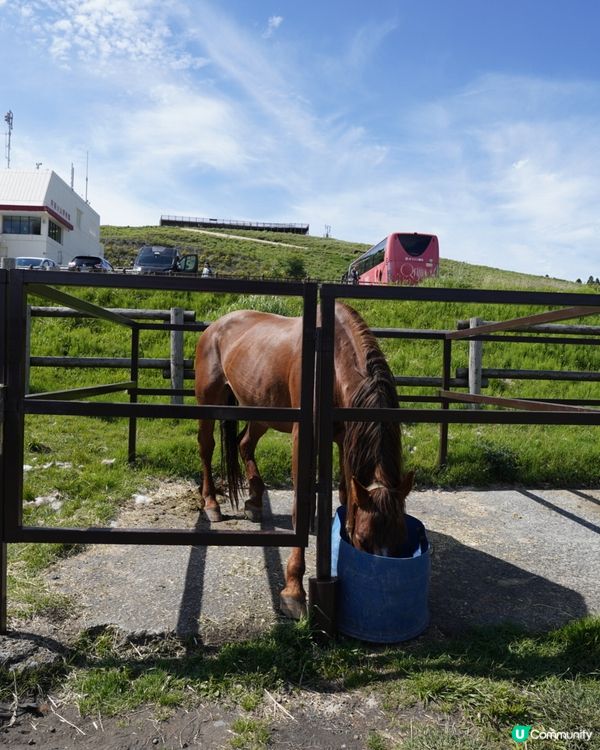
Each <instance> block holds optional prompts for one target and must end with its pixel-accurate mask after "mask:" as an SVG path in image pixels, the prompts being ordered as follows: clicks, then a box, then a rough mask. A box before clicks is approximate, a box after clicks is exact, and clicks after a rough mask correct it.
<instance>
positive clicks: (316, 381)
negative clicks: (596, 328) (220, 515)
mask: <svg viewBox="0 0 600 750" xmlns="http://www.w3.org/2000/svg"><path fill="white" fill-rule="evenodd" d="M50 281H51V283H49V282H50ZM58 287H60V288H58ZM82 287H108V288H115V289H124V288H127V289H136V290H165V291H168V292H172V293H176V292H194V293H198V294H202V293H213V294H214V293H219V292H222V293H230V294H231V293H233V294H255V295H267V296H278V295H285V296H296V297H300V298H302V300H303V341H302V378H301V403H300V406H299V408H297V409H274V408H268V409H267V408H257V407H254V408H249V407H239V406H238V407H233V406H191V405H184V404H175V405H174V404H157V403H152V404H150V403H142V402H141V401H140V398H141V397H143V396H146V395H156V394H160V395H167V394H169V393H170V392H171V391H170V390H169V389H147V388H141V387H140V386H139V370H140V357H139V336H140V332H141V331H142V330H156V329H161V330H171V331H177V330H190V326H195V325H196V326H197V325H199V324H194V323H186V322H168V323H167V322H164V323H156V322H148V321H146V320H141V321H140V320H136V319H134V317H130V316H128V315H125V314H123V313H122V312H116V311H114V310H108V309H105V308H102V307H99V306H97V305H94V304H91V303H89V302H86V301H84V300H82V299H81V298H79V297H77V296H76V295H75V294H73V293H72V290H73V289H77V288H82ZM65 289H68V290H69V291H65ZM29 295H36V296H38V297H43V298H45V299H46V300H49V301H51V302H53V303H55V304H59V305H62V306H65V307H68V308H70V309H72V310H77V311H78V312H79V313H83V314H86V315H91V316H93V317H96V318H99V319H102V320H106V321H108V322H110V323H112V324H114V325H115V326H118V327H119V328H120V329H122V330H125V331H127V335H128V336H129V337H130V351H131V355H130V363H129V372H128V375H129V378H128V380H125V381H120V382H116V383H108V384H101V385H98V386H94V387H86V388H77V389H70V390H63V391H55V392H52V393H42V394H39V393H36V394H34V395H28V394H27V393H26V387H25V384H26V373H27V360H28V352H27V346H26V340H27V336H26V332H27V304H28V296H29ZM319 297H320V312H321V315H320V321H319V320H318V318H317V305H318V302H319ZM337 299H345V300H349V301H350V302H351V301H352V300H353V299H374V300H379V301H384V300H385V301H394V302H396V303H401V302H402V301H420V302H424V303H425V302H438V303H444V302H448V303H462V304H465V305H481V306H485V305H486V304H490V303H493V304H506V305H518V304H525V305H539V306H541V307H545V308H549V307H555V308H559V309H557V310H553V311H551V312H550V313H543V314H541V315H540V316H530V318H527V319H515V320H509V321H504V322H503V323H500V324H494V325H493V326H492V328H490V324H487V325H481V326H476V327H471V328H469V329H467V330H458V331H429V332H427V331H414V330H412V329H374V333H375V334H376V335H378V336H390V337H395V338H398V337H400V338H430V339H435V340H438V341H439V342H440V344H441V350H442V351H441V375H440V379H439V385H440V386H441V388H440V390H439V391H438V393H437V394H436V395H434V396H413V397H410V396H407V397H405V400H407V401H413V402H415V403H417V404H418V403H419V401H432V402H435V403H436V405H437V408H432V406H431V404H429V405H428V407H427V408H406V407H404V406H402V408H400V409H377V410H364V409H349V408H344V409H342V408H337V407H336V405H335V404H334V401H333V392H334V389H333V383H334V361H333V351H334V335H335V323H334V321H335V318H334V314H335V302H336V300H337ZM596 313H600V295H589V294H586V295H583V294H565V293H553V292H508V291H493V290H464V289H431V288H427V289H426V288H419V287H404V286H397V287H374V286H369V287H362V286H348V285H341V284H339V285H338V284H324V285H322V286H320V287H319V286H317V285H316V284H314V283H281V282H259V281H232V280H224V279H210V280H202V279H198V278H186V277H168V278H164V277H152V276H130V275H124V274H123V275H121V274H107V275H97V276H96V275H85V276H80V275H75V274H71V273H63V272H57V273H54V274H52V276H51V279H50V277H49V275H48V274H47V273H45V272H41V271H14V270H13V271H10V272H8V271H5V270H0V420H1V426H2V440H1V446H2V455H1V465H0V471H1V474H2V475H1V479H0V492H1V494H2V497H1V500H2V528H1V536H0V547H1V553H0V588H1V592H0V608H1V609H0V628H1V629H4V628H5V627H6V585H5V584H6V544H7V543H13V542H33V543H35V542H59V543H67V544H73V543H83V544H89V543H102V544H132V543H133V544H184V545H231V546H236V545H244V546H246V545H251V546H300V547H304V546H306V545H307V542H308V531H309V525H310V518H309V514H310V509H311V507H313V499H314V496H315V494H317V511H318V520H317V575H316V577H315V578H313V579H311V581H310V585H309V593H310V601H309V609H310V611H311V613H312V616H313V621H314V623H315V627H317V628H318V629H325V630H327V631H329V632H332V631H333V630H334V629H335V615H334V613H335V606H334V603H335V581H333V580H332V579H331V577H330V559H331V537H330V523H331V516H332V479H333V466H332V447H331V446H332V442H333V441H332V438H333V425H334V422H340V421H342V422H344V421H353V420H357V421H361V420H364V421H366V420H369V421H372V420H382V421H383V420H391V421H397V422H405V423H408V422H414V423H419V422H420V423H433V424H439V425H440V437H441V439H440V461H441V462H442V463H443V462H445V460H446V457H447V447H448V442H447V438H448V426H449V425H450V424H458V423H461V424H573V425H600V410H594V409H591V408H590V404H589V403H584V404H569V403H560V404H559V403H546V402H537V403H534V405H533V406H532V402H531V401H529V402H526V401H522V400H519V399H490V400H488V397H485V396H480V395H477V394H470V395H468V394H458V393H457V392H456V391H454V390H452V387H453V386H454V387H456V386H464V383H453V380H454V379H453V378H452V377H451V367H452V342H453V341H455V340H457V339H467V340H470V341H478V340H479V341H481V340H489V339H490V338H495V337H497V336H501V338H502V340H504V341H517V340H525V339H527V340H529V338H531V339H532V340H533V338H535V335H533V334H529V333H527V334H525V335H524V336H525V337H523V335H522V334H517V335H516V336H513V335H509V336H506V334H502V332H506V331H511V330H518V329H519V328H520V327H523V326H526V327H527V328H528V330H529V329H530V327H531V326H534V325H536V324H539V323H542V322H548V320H567V319H569V318H574V317H581V316H583V315H590V314H596ZM528 337H529V338H528ZM587 338H588V339H589V341H587V343H589V344H590V345H596V344H598V343H600V337H598V336H588V337H587ZM399 377H400V378H401V376H399ZM437 384H438V383H436V385H437ZM118 392H121V393H123V392H126V393H127V394H128V396H129V402H128V403H123V402H113V401H108V400H103V401H93V402H92V401H86V400H85V399H86V398H88V397H90V396H108V395H110V394H113V393H118ZM315 400H316V401H315ZM465 400H466V401H470V402H471V403H478V404H480V403H483V404H484V405H485V404H488V403H489V404H493V405H494V406H505V407H509V410H499V409H493V410H486V409H465V408H464V404H462V403H461V402H463V401H465ZM315 403H316V408H315ZM594 403H595V402H594ZM456 404H458V408H452V407H453V405H456ZM36 414H53V415H72V416H82V417H83V416H86V417H122V418H126V419H128V421H129V430H128V434H129V438H128V440H129V444H128V453H129V457H130V458H133V457H134V456H135V452H136V424H137V420H138V419H143V418H153V419H157V418H158V419H161V418H168V419H198V418H200V417H209V418H212V419H241V420H256V419H263V420H268V421H281V422H294V421H297V422H299V425H300V439H299V470H298V477H299V484H298V487H297V494H298V506H297V507H298V516H297V523H296V527H295V530H294V531H293V532H287V531H253V532H245V531H235V530H210V531H198V530H191V529H156V528H149V529H122V528H112V527H110V528H100V529H81V528H62V527H61V528H50V527H44V528H40V527H31V526H25V525H23V518H22V505H23V470H22V467H23V457H24V425H25V417H26V416H27V415H36Z"/></svg>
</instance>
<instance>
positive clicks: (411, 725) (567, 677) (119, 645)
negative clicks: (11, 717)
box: [0, 617, 600, 750]
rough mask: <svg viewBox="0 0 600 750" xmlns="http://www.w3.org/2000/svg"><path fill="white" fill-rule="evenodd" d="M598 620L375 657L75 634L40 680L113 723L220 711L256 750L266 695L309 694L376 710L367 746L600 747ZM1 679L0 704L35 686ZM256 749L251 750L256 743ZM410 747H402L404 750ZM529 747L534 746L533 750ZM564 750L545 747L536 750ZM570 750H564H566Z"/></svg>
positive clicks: (292, 628) (353, 650) (343, 645)
mask: <svg viewBox="0 0 600 750" xmlns="http://www.w3.org/2000/svg"><path fill="white" fill-rule="evenodd" d="M599 675H600V618H599V617H587V618H584V619H582V620H578V621H574V622H571V623H569V624H568V625H565V626H564V627H562V628H559V629H557V630H553V631H551V632H549V633H537V634H535V633H531V632H527V631H525V630H522V629H520V628H517V627H515V626H509V625H506V626H495V627H486V628H480V629H475V630H473V631H470V632H467V633H465V634H464V635H463V636H461V637H459V638H455V639H441V640H436V641H432V640H429V639H427V638H422V639H419V640H417V641H414V642H410V643H407V644H405V645H399V646H393V647H385V648H383V647H381V648H373V647H368V646H366V645H362V644H359V643H357V642H355V641H352V640H348V639H340V640H338V641H334V642H331V643H329V644H328V645H327V646H325V647H319V646H317V645H315V643H314V642H313V641H312V640H311V638H310V633H309V630H308V628H307V625H306V623H305V622H303V623H300V624H284V625H278V626H275V627H274V628H272V629H271V630H270V631H268V632H266V633H265V634H264V635H262V636H260V637H258V638H255V639H253V640H249V641H242V642H238V643H231V644H227V645H224V646H221V647H220V648H217V649H214V650H209V649H205V648H204V647H202V646H201V645H199V644H197V643H194V642H189V641H186V642H183V641H179V640H177V639H168V638H164V637H161V638H154V639H152V638H148V639H146V640H145V641H143V640H140V639H138V640H137V641H136V642H131V641H128V640H123V639H122V638H121V637H119V636H118V634H117V633H115V632H114V631H112V630H110V629H106V630H103V629H99V630H95V631H93V632H87V633H84V634H82V636H81V637H80V640H79V642H78V643H77V644H76V645H75V647H74V648H73V650H72V651H71V653H69V654H68V655H67V657H66V658H65V661H64V662H63V663H62V666H61V667H60V668H59V667H57V666H56V665H55V666H54V667H52V668H51V669H50V670H49V671H48V673H45V672H43V671H42V672H41V673H38V674H37V675H36V677H37V679H38V681H40V684H43V685H44V686H45V689H47V690H58V689H59V687H58V686H59V684H63V683H64V684H66V687H65V695H67V696H69V697H70V700H72V701H75V702H76V703H77V705H78V707H79V709H80V711H81V712H82V714H85V715H98V714H100V715H104V716H107V715H112V716H119V715H123V714H126V713H127V712H130V711H133V710H136V709H137V708H139V707H141V706H146V705H150V706H154V707H155V708H156V710H157V711H158V712H159V714H160V715H163V716H164V715H165V713H164V712H165V711H167V712H168V711H169V710H171V709H173V708H175V707H178V706H184V707H191V706H193V705H194V704H195V702H202V703H206V702H207V701H208V702H210V701H218V702H219V703H221V704H222V705H226V706H229V707H232V708H237V709H238V710H239V711H241V712H242V713H241V714H240V716H241V718H240V719H239V720H238V721H237V722H236V723H235V725H234V727H233V730H234V732H235V736H234V740H235V742H239V743H246V744H236V745H234V746H235V747H263V746H264V745H265V744H266V743H267V742H268V738H269V733H270V727H269V724H268V723H267V722H265V720H264V716H265V711H264V705H263V703H264V701H265V700H266V698H264V696H265V690H268V691H269V692H275V693H277V691H280V690H284V691H285V692H286V694H287V695H288V697H289V698H288V700H289V702H288V703H287V704H286V705H287V706H288V707H289V709H290V711H291V712H292V714H293V713H294V697H295V696H296V695H297V696H298V697H300V696H301V694H302V691H303V690H305V689H308V690H310V691H311V693H312V694H315V693H316V694H320V695H327V694H329V693H331V692H336V693H339V692H340V691H350V692H351V693H352V692H354V693H355V695H356V696H361V698H365V699H366V698H367V697H369V696H370V697H372V698H373V699H375V700H376V702H377V704H378V705H379V706H380V707H381V709H382V710H383V715H382V717H383V718H382V719H381V726H379V727H378V730H377V732H372V733H370V735H369V739H368V744H367V746H368V747H370V748H372V749H373V750H379V748H383V747H389V748H399V747H405V746H407V747H412V748H433V749H435V750H442V749H443V748H449V747H451V745H452V746H456V747H460V748H465V750H467V749H468V748H472V747H473V748H474V747H488V748H496V747H498V748H500V747H512V744H511V740H510V732H511V728H512V727H513V726H514V725H516V724H529V725H534V726H536V727H537V728H542V727H545V728H550V727H552V728H555V729H562V730H565V731H566V730H573V729H577V728H585V729H588V730H590V731H593V732H594V733H595V736H596V739H595V740H594V742H592V743H591V744H589V745H586V747H589V748H597V747H598V746H599V743H598V739H599V738H600V713H599V712H598V710H597V708H598V705H599V701H600V681H599V680H598V677H599ZM0 677H1V678H2V682H1V683H0V685H1V690H0V700H5V699H7V698H9V696H10V695H12V693H13V691H14V690H15V680H16V691H17V694H18V695H20V696H24V695H26V694H27V692H28V691H31V690H32V689H33V688H32V686H33V684H34V680H33V678H32V677H31V675H30V676H29V677H27V676H25V675H23V676H16V677H15V676H13V675H11V674H9V673H6V672H5V673H3V674H2V675H0ZM253 743H254V744H253ZM403 743H407V744H403ZM536 746H537V743H536ZM546 746H548V747H550V746H552V747H562V745H560V744H559V745H549V744H548V745H545V744H544V743H543V742H541V741H540V747H546ZM565 747H566V746H565Z"/></svg>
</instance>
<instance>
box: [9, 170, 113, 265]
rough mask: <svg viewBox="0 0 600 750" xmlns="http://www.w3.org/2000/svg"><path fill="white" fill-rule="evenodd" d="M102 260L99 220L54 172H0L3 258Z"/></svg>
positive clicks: (63, 260) (64, 263) (61, 260)
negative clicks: (97, 257) (87, 257)
mask: <svg viewBox="0 0 600 750" xmlns="http://www.w3.org/2000/svg"><path fill="white" fill-rule="evenodd" d="M22 255H24V256H26V257H35V258H51V259H52V260H55V261H56V262H57V263H58V264H60V265H61V266H65V265H67V263H68V262H69V261H70V260H71V259H72V258H74V257H75V256H76V255H100V256H103V255H104V248H103V247H102V245H101V244H100V216H99V215H98V214H97V213H96V212H95V211H94V209H93V208H91V207H90V206H89V205H88V204H87V203H86V202H85V201H84V200H83V198H81V197H80V196H79V195H77V193H76V192H75V191H74V190H73V189H72V188H71V187H70V186H69V185H67V183H66V182H65V181H64V180H62V179H61V178H60V177H59V176H58V175H57V174H56V173H55V172H53V171H51V170H49V169H48V170H42V169H38V170H31V171H24V170H18V169H2V170H0V258H1V257H8V258H17V257H19V256H22Z"/></svg>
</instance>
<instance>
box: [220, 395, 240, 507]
mask: <svg viewBox="0 0 600 750" xmlns="http://www.w3.org/2000/svg"><path fill="white" fill-rule="evenodd" d="M228 403H229V405H230V406H235V405H236V404H237V402H236V399H235V396H234V395H233V391H230V393H229V399H228ZM220 427H221V464H223V462H224V463H225V466H224V471H222V472H221V473H222V475H224V476H225V477H226V478H227V487H228V488H229V500H230V502H231V504H232V505H234V506H235V507H236V508H239V503H240V495H241V493H242V489H243V485H244V477H243V474H242V467H241V466H240V459H239V453H238V436H237V431H238V423H237V420H234V419H222V420H221V423H220Z"/></svg>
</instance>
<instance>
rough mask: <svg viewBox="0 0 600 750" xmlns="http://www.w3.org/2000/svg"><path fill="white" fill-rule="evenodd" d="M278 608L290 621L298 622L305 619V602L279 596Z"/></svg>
mask: <svg viewBox="0 0 600 750" xmlns="http://www.w3.org/2000/svg"><path fill="white" fill-rule="evenodd" d="M279 608H280V609H281V612H282V614H284V615H285V616H286V617H290V618H291V619H292V620H300V619H301V618H302V617H306V602H301V601H298V599H292V597H291V596H283V594H280V596H279Z"/></svg>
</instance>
